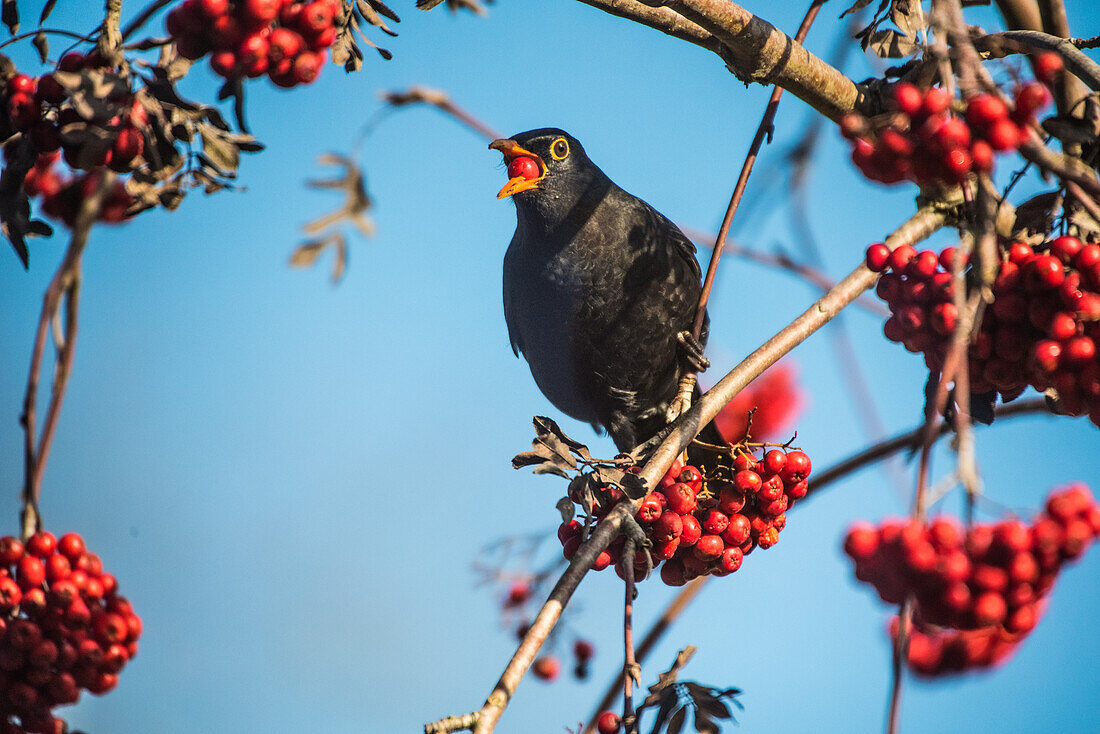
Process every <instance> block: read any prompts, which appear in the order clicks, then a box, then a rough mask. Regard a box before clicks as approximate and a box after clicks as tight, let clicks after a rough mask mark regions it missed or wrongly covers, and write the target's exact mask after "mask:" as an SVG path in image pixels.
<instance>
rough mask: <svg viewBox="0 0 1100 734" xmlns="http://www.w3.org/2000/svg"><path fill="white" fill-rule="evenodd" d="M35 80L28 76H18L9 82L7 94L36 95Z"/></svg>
mask: <svg viewBox="0 0 1100 734" xmlns="http://www.w3.org/2000/svg"><path fill="white" fill-rule="evenodd" d="M34 87H35V83H34V78H33V77H30V76H28V75H26V74H16V75H15V76H13V77H12V78H11V79H9V80H8V86H7V88H6V89H7V93H8V94H9V95H12V94H34Z"/></svg>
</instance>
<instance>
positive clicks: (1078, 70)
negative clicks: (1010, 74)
mask: <svg viewBox="0 0 1100 734" xmlns="http://www.w3.org/2000/svg"><path fill="white" fill-rule="evenodd" d="M974 47H975V48H977V49H978V50H979V51H982V52H983V53H987V54H989V55H990V56H991V57H993V58H1001V57H1003V56H1007V55H1009V54H1013V53H1030V52H1032V51H1053V52H1055V53H1056V54H1058V55H1059V56H1061V57H1062V60H1063V61H1064V62H1065V64H1066V69H1067V70H1068V71H1069V72H1070V73H1071V74H1073V75H1074V76H1076V77H1077V78H1078V79H1080V80H1081V81H1083V82H1084V83H1085V84H1087V85H1088V86H1089V88H1090V89H1092V90H1093V91H1100V64H1097V63H1096V62H1095V61H1093V60H1092V59H1091V58H1089V56H1088V55H1087V54H1086V53H1085V52H1084V51H1082V50H1081V49H1079V48H1078V47H1077V45H1076V44H1074V42H1073V41H1072V40H1071V39H1067V38H1059V37H1057V36H1052V35H1050V34H1049V33H1042V32H1040V31H1005V32H1003V33H990V34H988V35H985V36H979V37H978V38H975V39H974Z"/></svg>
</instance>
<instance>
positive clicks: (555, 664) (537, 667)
mask: <svg viewBox="0 0 1100 734" xmlns="http://www.w3.org/2000/svg"><path fill="white" fill-rule="evenodd" d="M531 670H532V671H533V672H534V674H535V676H536V677H537V678H539V679H540V680H544V681H553V680H557V677H558V676H559V675H560V674H561V661H559V660H558V659H557V657H555V656H554V655H544V656H543V657H541V658H539V659H537V660H536V661H535V662H534V663H532V665H531Z"/></svg>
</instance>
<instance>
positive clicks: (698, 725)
mask: <svg viewBox="0 0 1100 734" xmlns="http://www.w3.org/2000/svg"><path fill="white" fill-rule="evenodd" d="M695 731H697V732H699V734H718V725H717V724H715V723H714V722H713V721H712V720H711V718H710V717H709V716H707V715H706V714H704V713H703V712H702V711H700V710H699V709H695Z"/></svg>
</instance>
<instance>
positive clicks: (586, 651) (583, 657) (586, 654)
mask: <svg viewBox="0 0 1100 734" xmlns="http://www.w3.org/2000/svg"><path fill="white" fill-rule="evenodd" d="M595 654H596V648H595V647H594V646H593V645H592V643H591V642H589V641H588V640H577V641H576V642H574V643H573V656H574V657H576V658H577V660H578V661H580V662H585V661H588V660H591V659H592V656H593V655H595Z"/></svg>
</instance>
